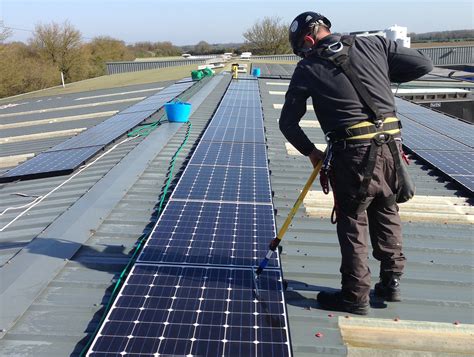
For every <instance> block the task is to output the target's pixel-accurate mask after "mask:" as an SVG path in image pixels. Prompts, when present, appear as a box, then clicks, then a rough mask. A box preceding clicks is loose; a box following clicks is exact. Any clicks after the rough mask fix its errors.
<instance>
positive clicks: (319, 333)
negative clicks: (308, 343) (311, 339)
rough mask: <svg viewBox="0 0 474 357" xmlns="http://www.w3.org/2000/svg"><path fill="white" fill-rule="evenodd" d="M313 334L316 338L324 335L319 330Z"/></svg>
mask: <svg viewBox="0 0 474 357" xmlns="http://www.w3.org/2000/svg"><path fill="white" fill-rule="evenodd" d="M314 336H316V337H318V338H321V337H323V336H324V335H323V334H322V333H321V332H317V333H316V334H315V335H314Z"/></svg>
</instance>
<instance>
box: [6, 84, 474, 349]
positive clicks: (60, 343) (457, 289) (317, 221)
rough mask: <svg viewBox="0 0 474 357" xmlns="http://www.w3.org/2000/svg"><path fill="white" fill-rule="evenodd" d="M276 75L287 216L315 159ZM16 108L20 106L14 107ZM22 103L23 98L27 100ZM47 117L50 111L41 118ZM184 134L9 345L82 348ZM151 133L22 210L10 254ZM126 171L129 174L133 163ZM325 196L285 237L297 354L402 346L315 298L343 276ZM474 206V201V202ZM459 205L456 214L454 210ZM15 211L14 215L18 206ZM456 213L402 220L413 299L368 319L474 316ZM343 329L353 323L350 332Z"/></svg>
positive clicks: (31, 186) (203, 116) (445, 192)
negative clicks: (289, 129)
mask: <svg viewBox="0 0 474 357" xmlns="http://www.w3.org/2000/svg"><path fill="white" fill-rule="evenodd" d="M219 78H222V77H220V76H219ZM228 81H229V76H226V77H224V80H221V81H220V82H219V83H217V85H216V87H215V88H214V89H212V92H211V93H210V94H209V96H207V97H206V99H205V101H204V102H203V103H202V104H201V105H200V106H199V107H198V109H197V111H196V112H195V113H194V114H193V115H192V117H191V121H192V123H193V129H192V131H191V135H190V141H189V144H188V145H187V146H186V147H185V150H184V151H183V152H182V154H181V155H180V156H179V158H178V162H177V164H176V168H177V171H176V172H175V177H177V176H179V174H180V172H181V170H182V169H183V168H184V165H185V164H186V158H185V157H186V155H187V153H189V152H190V149H191V146H192V143H195V144H196V143H197V141H198V139H199V136H200V133H201V132H202V130H203V129H204V127H205V125H206V123H207V122H208V120H209V119H210V117H211V115H212V113H213V111H214V110H215V108H216V106H217V104H218V102H219V100H220V98H221V96H222V94H223V93H224V91H225V88H226V86H227V84H228ZM268 82H276V81H275V80H273V79H272V80H260V86H261V95H262V101H263V107H264V115H265V128H266V135H267V140H268V156H269V159H270V169H271V181H272V187H273V191H274V204H275V208H276V210H277V224H278V225H281V224H282V222H283V220H284V219H285V218H286V215H287V214H288V212H289V209H290V208H291V206H292V205H293V203H294V200H295V199H296V197H297V195H298V194H299V190H300V189H301V188H302V186H303V185H304V182H305V181H306V179H307V176H309V174H310V170H311V168H310V165H309V162H308V160H307V159H306V158H304V157H302V156H290V155H288V152H287V151H286V147H285V141H286V140H285V139H284V138H283V136H282V135H281V133H280V132H279V130H278V122H277V120H278V117H279V112H280V110H279V109H275V108H274V104H281V103H283V100H284V97H283V96H277V95H271V94H269V92H270V91H275V90H276V91H280V90H282V89H281V88H284V87H281V86H280V87H278V86H273V85H270V84H268ZM280 82H284V81H280ZM122 90H123V89H122ZM202 90H204V89H202ZM150 94H151V93H150ZM198 94H199V93H198ZM79 95H81V96H83V95H84V94H83V93H82V94H78V96H79ZM40 104H41V103H40ZM32 108H33V107H32ZM33 109H34V108H33ZM9 110H10V111H11V112H13V111H14V110H13V109H12V108H10V109H9ZM16 110H17V111H20V110H21V111H24V110H25V109H24V108H21V109H20V107H17V108H16ZM107 110H108V109H107ZM40 118H44V117H38V119H40ZM104 119H105V118H104ZM304 119H305V120H314V119H315V118H314V114H312V113H308V114H307V115H306V117H305V118H304ZM158 130H160V129H158ZM305 131H307V132H308V133H309V135H310V136H311V137H312V138H314V140H315V142H316V143H323V142H324V141H323V136H322V133H321V131H320V129H319V128H318V127H317V126H314V127H308V128H305ZM184 135H185V128H184V127H183V128H181V129H180V130H179V131H178V132H177V133H176V134H175V135H174V136H172V137H171V138H170V140H169V141H168V142H167V144H166V145H165V146H164V148H163V149H162V150H161V151H160V152H159V153H158V154H157V155H156V156H155V157H154V158H153V159H151V160H150V162H149V164H148V165H147V166H146V168H145V170H144V171H143V172H142V173H141V174H140V175H139V176H138V177H136V181H135V183H134V184H133V185H132V186H131V187H130V189H129V190H128V191H127V192H123V197H122V198H121V199H120V200H119V201H118V203H117V204H116V205H115V206H114V207H111V209H112V210H111V212H110V214H109V215H108V216H107V217H103V219H102V222H101V223H100V225H98V226H97V228H95V229H93V230H92V231H91V232H90V238H89V239H88V241H87V242H86V243H85V244H84V245H83V246H82V247H81V248H80V249H79V250H78V251H77V253H76V254H75V255H74V257H73V258H72V259H71V260H70V261H67V262H64V267H63V268H62V269H60V270H59V271H58V272H57V275H56V276H55V277H54V279H52V280H51V281H50V282H49V284H47V286H46V287H45V289H44V290H43V291H42V292H41V294H40V295H39V296H37V297H36V299H35V300H34V302H33V303H32V304H31V305H30V306H29V308H28V309H27V310H26V311H25V313H24V314H23V315H22V316H21V318H20V319H19V320H18V321H17V322H16V324H15V325H14V326H13V327H12V328H9V330H8V331H4V337H3V338H2V339H1V340H0V354H1V355H8V356H67V355H77V354H78V353H79V352H80V350H81V349H82V347H83V346H84V344H85V343H86V341H87V339H88V337H89V336H90V335H91V334H92V333H93V331H94V330H95V328H96V326H97V323H98V321H99V320H100V317H101V316H102V313H103V310H104V305H105V304H106V303H107V301H108V298H109V295H110V293H111V287H112V286H113V282H114V281H115V279H116V278H117V276H118V274H119V273H120V271H121V270H122V269H123V267H124V266H125V264H126V263H127V262H128V260H129V257H130V252H131V251H132V249H133V247H134V245H135V244H136V242H137V240H138V238H139V237H140V236H142V235H143V234H146V233H148V232H149V231H150V230H151V228H152V226H153V225H154V222H155V221H156V213H155V209H156V205H157V202H158V201H159V197H160V193H161V189H162V187H163V185H164V182H165V179H166V173H167V170H168V168H169V161H170V159H171V157H172V156H173V154H174V153H175V152H176V150H177V148H178V147H179V145H180V144H181V143H182V141H183V138H184ZM64 139H65V138H63V139H62V140H64ZM59 141H61V139H58V141H56V140H54V143H57V142H59ZM144 142H146V139H145V140H143V139H138V140H136V141H135V140H134V141H131V142H128V143H126V144H124V145H122V146H119V147H118V148H117V149H116V150H115V151H113V152H111V153H110V155H108V156H106V157H105V158H104V159H103V160H100V161H99V162H98V163H97V165H95V166H92V167H91V168H90V169H88V170H86V171H84V173H83V174H81V175H79V176H77V177H76V178H75V179H74V180H73V181H71V182H70V183H69V184H68V186H65V187H64V188H63V189H61V190H58V191H57V192H56V193H55V194H54V195H53V196H51V197H50V199H48V200H45V201H44V202H43V203H42V204H41V205H40V206H39V207H38V209H35V210H32V211H30V212H29V215H28V216H25V217H22V218H21V219H20V220H19V221H18V222H17V224H15V225H12V227H11V229H8V230H7V231H5V232H2V238H1V241H0V244H2V249H1V250H0V252H1V255H0V258H1V259H2V262H3V263H4V262H6V261H8V260H9V259H11V258H12V257H13V256H14V255H15V254H18V252H19V250H20V249H22V248H25V249H27V247H28V244H29V242H30V241H31V239H32V238H34V237H36V236H37V235H38V234H40V233H41V232H42V231H43V230H44V229H45V228H46V227H47V226H48V225H49V224H51V223H52V222H53V223H54V222H57V217H59V216H60V215H61V214H62V213H64V212H65V210H66V209H67V208H68V207H70V206H71V205H72V206H73V207H74V204H75V203H76V202H77V201H78V199H79V198H80V197H82V196H84V194H86V193H87V191H89V190H90V189H91V187H93V186H95V185H96V184H97V182H98V181H100V179H101V178H102V177H104V175H105V174H106V173H107V172H109V171H110V170H111V169H112V168H113V167H115V166H116V165H117V164H118V163H120V162H121V161H122V160H123V159H124V158H125V157H126V156H127V154H129V153H130V152H131V151H132V150H133V149H135V148H137V146H139V144H140V143H144ZM38 143H39V142H25V143H23V144H19V145H12V146H11V149H9V150H10V151H11V152H15V153H25V152H31V151H32V150H34V151H36V150H40V149H41V148H43V149H46V148H47V147H49V146H51V145H53V144H51V142H50V141H45V142H43V145H44V146H41V145H38ZM178 168H180V169H178ZM410 172H411V173H412V175H413V176H414V178H415V181H416V184H417V193H418V195H423V196H438V197H444V198H446V199H448V200H449V199H452V198H454V197H457V198H459V199H460V200H461V201H459V202H457V201H456V203H455V204H454V205H455V206H456V205H461V204H463V205H466V203H462V202H465V198H466V197H464V196H463V192H462V191H459V190H458V188H457V186H455V185H454V184H452V183H450V182H448V181H446V180H445V179H443V178H441V177H440V176H438V175H437V174H436V171H435V170H432V169H431V168H430V167H428V166H427V165H424V164H423V163H421V162H419V161H415V163H414V165H411V166H410ZM123 175H127V173H126V172H124V173H123ZM63 179H64V178H49V179H42V180H34V181H27V182H19V183H15V184H11V185H9V186H6V187H3V188H2V189H1V191H0V195H1V197H2V207H7V206H18V205H21V204H24V203H26V202H29V201H31V199H32V198H31V197H29V198H24V197H19V196H12V195H11V194H12V193H15V192H24V193H27V194H30V195H38V194H40V195H41V194H44V193H46V192H48V191H50V190H51V188H53V187H55V186H56V185H58V184H59V183H60V182H62V181H63ZM318 187H319V186H318V184H316V185H315V187H314V189H313V190H314V191H318V190H319V188H318ZM3 199H5V200H6V201H4V200H3ZM318 199H319V198H318ZM317 201H318V200H316V202H309V203H308V202H305V205H306V207H305V208H303V207H302V208H301V209H300V211H299V212H298V214H297V216H296V217H295V219H294V220H293V223H292V226H291V228H290V230H289V231H288V233H287V235H286V237H285V238H284V241H283V243H282V245H283V254H282V261H283V270H284V275H285V278H286V279H287V280H288V282H289V289H288V291H287V293H286V298H287V305H288V313H289V322H290V329H291V337H292V342H293V350H294V354H295V356H315V355H341V356H342V355H347V354H348V353H349V354H352V355H357V353H359V355H364V354H365V355H377V354H381V353H382V352H381V351H384V352H383V353H384V354H386V353H387V351H388V350H389V349H393V346H392V347H390V346H389V345H387V344H384V343H383V340H379V345H377V344H375V345H374V344H373V342H371V341H364V343H365V345H364V346H356V347H355V345H354V344H357V340H356V341H354V340H353V337H347V336H353V335H351V332H352V333H353V331H358V330H356V328H360V329H361V330H360V331H366V330H364V328H365V329H366V325H364V323H366V322H364V321H360V320H357V318H355V317H351V319H353V321H355V322H357V323H359V325H357V323H354V324H352V325H351V326H348V324H344V323H341V321H340V320H339V319H338V317H341V316H342V319H344V317H343V316H344V314H339V313H334V314H333V315H331V316H329V314H330V313H328V312H327V311H324V310H320V309H318V306H317V303H316V300H315V298H316V295H317V292H318V291H319V290H320V289H322V288H327V287H331V288H338V287H339V280H340V277H339V273H338V270H339V266H338V265H339V246H338V243H337V237H336V234H335V227H334V226H333V225H331V224H330V222H329V220H328V218H327V217H326V216H325V213H324V212H323V213H321V214H319V216H311V215H310V213H308V212H310V209H311V207H313V206H314V207H316V208H318V207H319V206H318V202H317ZM325 204H327V202H326V203H325ZM311 205H313V206H311ZM467 206H472V202H471V203H470V204H469V203H468V204H467ZM437 207H439V210H440V212H441V211H443V212H444V210H445V207H444V206H442V205H435V208H434V210H435V211H436V209H437ZM462 207H465V206H462ZM90 209H94V208H93V207H91V208H90ZM402 209H403V207H402ZM448 212H451V211H448ZM450 214H453V215H454V216H456V214H454V213H450ZM9 217H10V219H11V216H9ZM450 217H451V216H450ZM7 221H8V217H5V218H4V217H2V220H1V222H2V224H5V222H7ZM445 222H446V223H445ZM450 222H451V220H450V219H447V220H444V221H442V222H440V221H439V220H438V221H432V220H431V221H430V220H428V221H426V220H425V221H419V220H415V219H414V220H413V221H412V222H405V223H404V237H405V247H406V249H405V253H406V255H407V257H408V266H407V271H406V274H405V276H404V278H403V280H402V284H403V285H402V289H403V296H404V301H403V302H401V303H389V304H388V305H387V306H386V307H384V306H373V308H372V311H371V313H370V315H369V316H368V321H369V322H368V324H369V326H370V324H371V322H373V324H374V326H375V325H377V326H379V324H380V319H387V321H388V322H387V323H388V324H393V323H395V322H394V321H393V319H394V318H395V317H398V318H399V319H401V320H417V321H431V322H446V323H447V324H448V325H449V326H451V325H452V323H453V322H454V321H460V322H461V325H462V326H465V324H467V323H469V324H472V323H473V322H474V316H473V299H474V297H473V293H474V286H473V265H474V263H473V260H472V257H473V249H474V248H473V245H472V239H473V234H472V233H473V230H472V225H467V224H453V223H450ZM369 263H370V265H371V267H372V271H373V272H374V274H377V269H376V267H375V265H374V263H375V261H374V259H372V258H370V261H369ZM351 321H352V320H351ZM354 325H356V326H354ZM361 326H362V327H361ZM364 326H365V327H364ZM410 326H412V325H410ZM0 329H2V326H0ZM341 329H345V330H344V331H346V332H345V336H346V337H345V340H344V339H343V337H342V336H343V335H342V334H341ZM398 330H399V329H398ZM398 330H397V331H398ZM448 330H449V329H448ZM317 332H320V333H322V335H320V336H321V337H316V336H315V334H316V333H317ZM372 334H373V332H372ZM351 338H352V339H351ZM371 343H372V344H371ZM387 346H388V347H387ZM410 348H413V347H407V349H405V350H404V351H403V350H402V352H400V354H399V355H406V354H408V353H409V352H410V351H409V349H410ZM423 348H424V349H423ZM418 351H427V347H426V346H422V347H419V350H418ZM420 353H423V352H420Z"/></svg>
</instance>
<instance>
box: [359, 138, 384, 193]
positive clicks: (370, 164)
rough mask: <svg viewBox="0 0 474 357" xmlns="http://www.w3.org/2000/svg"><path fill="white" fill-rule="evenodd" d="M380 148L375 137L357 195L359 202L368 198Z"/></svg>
mask: <svg viewBox="0 0 474 357" xmlns="http://www.w3.org/2000/svg"><path fill="white" fill-rule="evenodd" d="M391 140H393V139H391ZM379 148H380V144H379V143H378V142H377V141H376V140H375V139H373V140H372V142H371V144H370V149H369V156H368V159H367V165H366V166H365V171H364V177H363V179H362V182H361V184H360V187H359V191H358V192H357V195H356V200H357V201H358V202H363V201H365V199H366V198H367V191H368V189H369V185H370V181H372V175H373V174H374V170H375V164H376V162H377V154H378V152H379Z"/></svg>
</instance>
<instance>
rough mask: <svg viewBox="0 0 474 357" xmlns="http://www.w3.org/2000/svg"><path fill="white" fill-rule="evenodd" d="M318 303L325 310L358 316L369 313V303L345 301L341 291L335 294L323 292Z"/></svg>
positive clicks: (318, 298)
mask: <svg viewBox="0 0 474 357" xmlns="http://www.w3.org/2000/svg"><path fill="white" fill-rule="evenodd" d="M317 301H318V303H319V305H320V306H321V307H322V308H323V309H325V310H335V311H344V312H350V313H351V314H357V315H367V314H368V313H369V303H367V302H366V303H357V302H352V301H348V300H344V298H343V297H342V293H341V292H340V291H338V292H335V293H330V292H327V291H321V292H320V293H319V294H318V297H317Z"/></svg>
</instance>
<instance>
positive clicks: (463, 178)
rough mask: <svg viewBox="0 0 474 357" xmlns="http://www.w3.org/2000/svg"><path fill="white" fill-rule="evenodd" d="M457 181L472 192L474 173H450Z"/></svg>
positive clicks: (473, 190)
mask: <svg viewBox="0 0 474 357" xmlns="http://www.w3.org/2000/svg"><path fill="white" fill-rule="evenodd" d="M450 176H451V177H452V178H453V179H454V180H456V181H457V182H458V183H460V184H461V185H463V186H464V187H466V188H467V189H469V190H470V191H471V192H474V175H452V174H451V175H450Z"/></svg>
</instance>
